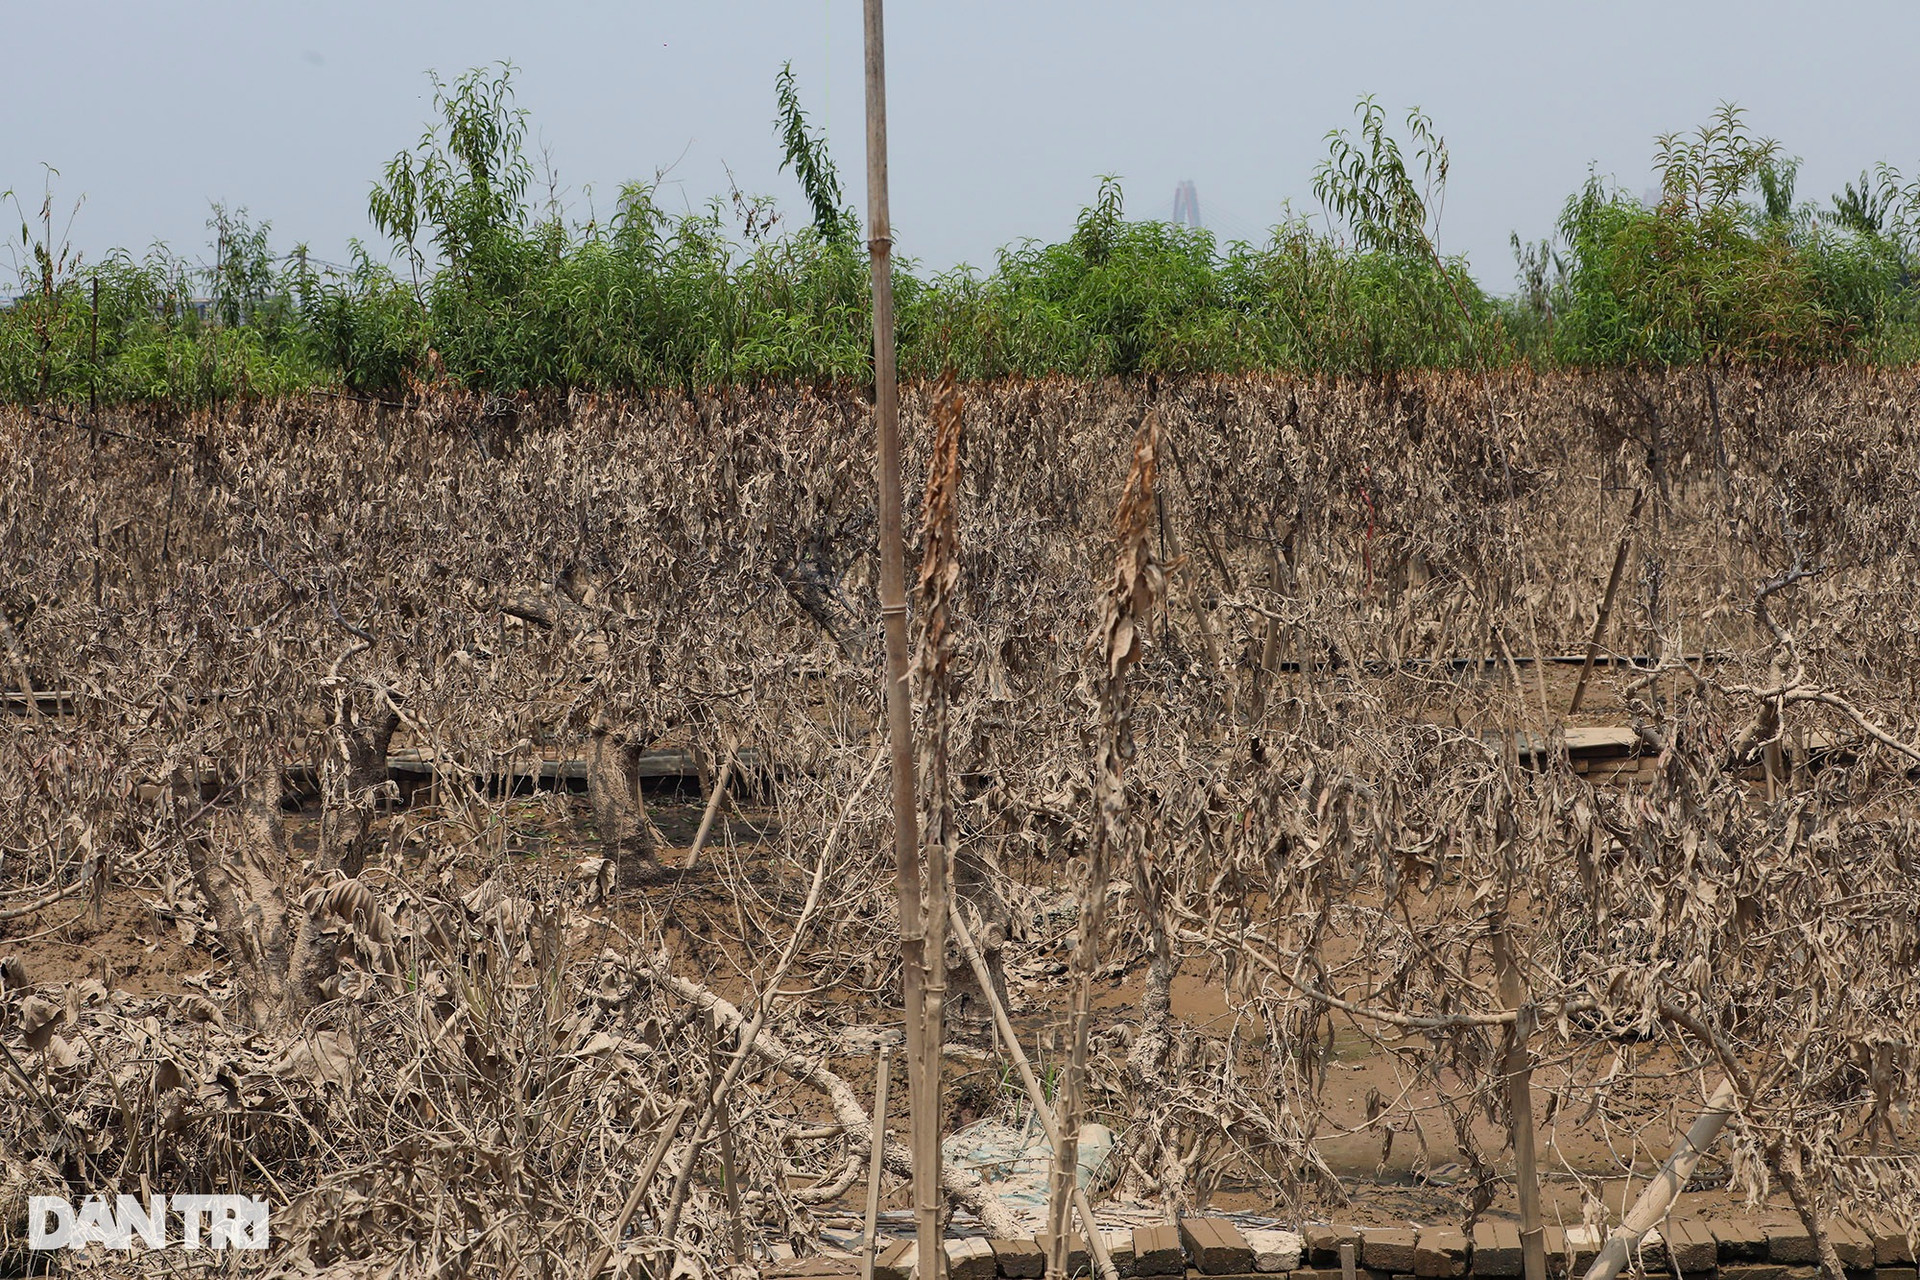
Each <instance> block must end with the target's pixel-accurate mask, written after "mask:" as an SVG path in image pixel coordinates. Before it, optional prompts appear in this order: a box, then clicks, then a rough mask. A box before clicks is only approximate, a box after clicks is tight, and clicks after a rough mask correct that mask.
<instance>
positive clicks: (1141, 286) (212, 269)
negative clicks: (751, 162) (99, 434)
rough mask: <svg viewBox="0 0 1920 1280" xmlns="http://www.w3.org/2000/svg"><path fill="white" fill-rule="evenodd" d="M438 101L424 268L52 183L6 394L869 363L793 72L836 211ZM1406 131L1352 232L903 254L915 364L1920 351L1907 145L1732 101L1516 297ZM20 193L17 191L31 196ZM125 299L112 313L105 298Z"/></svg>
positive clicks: (766, 375) (380, 214)
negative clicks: (76, 208) (147, 218)
mask: <svg viewBox="0 0 1920 1280" xmlns="http://www.w3.org/2000/svg"><path fill="white" fill-rule="evenodd" d="M432 85H433V90H434V94H433V103H434V105H433V112H432V117H431V119H430V122H429V124H428V126H427V127H426V129H425V130H424V131H423V132H422V134H421V136H420V138H419V140H418V141H417V142H416V143H415V145H414V146H413V147H411V148H410V149H407V150H404V151H401V152H399V153H397V154H396V155H395V156H394V158H393V160H392V161H391V162H390V163H389V164H388V165H387V166H386V168H385V170H384V172H383V174H382V175H381V178H380V180H379V181H378V182H376V183H375V184H374V185H373V187H372V188H371V190H370V193H369V197H368V213H369V216H370V219H371V221H372V223H373V226H374V228H375V229H376V230H377V231H378V232H379V233H380V234H381V235H382V236H383V237H384V238H385V239H386V240H387V241H389V242H390V244H391V245H392V247H393V249H394V251H395V252H396V254H397V256H398V259H399V260H400V261H401V262H402V263H403V264H404V265H403V266H402V267H401V268H400V270H399V273H396V271H395V270H394V269H393V268H392V267H389V266H388V265H386V263H385V262H383V261H382V260H381V258H380V256H379V255H378V254H377V253H375V252H372V251H370V250H369V249H367V248H366V247H364V246H362V245H361V244H360V243H359V242H357V241H356V242H355V243H354V244H353V246H352V249H351V253H350V261H349V262H348V263H347V264H345V265H338V264H325V263H320V262H318V261H315V260H313V259H312V258H311V256H310V255H309V254H308V252H307V251H306V249H305V248H304V247H297V248H296V249H295V250H294V251H293V252H292V253H291V254H288V255H285V256H284V257H282V256H277V255H276V254H275V252H274V250H273V248H272V246H271V241H270V236H271V231H272V227H271V224H269V223H266V222H263V221H262V222H256V221H255V220H253V219H252V218H251V217H250V216H249V214H248V212H247V210H245V209H244V208H235V209H229V208H227V207H226V206H224V205H218V204H216V205H214V206H213V209H212V211H211V215H210V217H209V219H208V223H207V227H208V231H209V235H210V243H209V248H210V250H211V256H210V258H208V259H207V260H206V261H205V262H203V263H199V264H196V263H192V262H189V261H187V260H186V259H183V258H180V257H177V256H175V255H174V254H172V253H171V252H170V251H168V250H167V249H165V248H164V247H159V248H155V249H154V250H152V251H150V252H149V253H147V254H146V255H145V256H144V257H141V258H137V259H136V258H135V257H133V256H132V255H129V254H126V253H124V252H116V253H113V254H110V255H108V256H107V257H106V258H104V259H103V260H101V261H99V262H97V263H82V262H81V261H80V260H79V257H78V256H77V255H76V254H74V253H72V252H71V250H70V249H69V248H67V246H66V243H65V235H64V231H63V229H62V227H61V226H60V219H59V218H58V217H56V204H57V202H56V201H55V199H54V196H53V178H54V176H55V175H54V174H53V173H52V171H51V170H49V172H48V178H47V183H46V187H45V191H44V193H43V195H42V198H41V199H40V201H39V202H38V204H37V206H35V207H34V208H33V210H32V211H31V212H29V211H28V210H26V209H23V208H22V206H21V203H20V201H19V200H18V199H13V200H12V205H13V209H14V212H15V213H16V214H17V215H18V216H19V224H20V228H21V234H20V238H19V240H18V243H17V246H16V250H15V259H16V261H15V267H16V273H17V276H18V279H19V291H18V296H17V297H16V298H15V299H14V300H13V303H12V305H11V306H9V307H7V308H5V309H4V310H0V396H4V397H5V398H7V399H9V400H13V401H27V402H36V403H62V402H65V403H73V402H77V401H85V400H87V399H88V398H89V397H97V398H100V399H103V400H108V401H138V400H145V401H166V402H170V403H177V404H182V405H196V404H205V403H211V402H217V401H220V400H223V399H229V398H233V397H242V396H261V395H279V394H285V393H288V392H293V391H299V390H302V389H306V388H314V387H332V388H339V389H343V390H345V391H348V392H350V393H355V394H363V395H374V396H381V397H391V396H396V395H400V394H405V393H407V392H409V391H410V390H413V389H416V388H417V387H419V386H422V385H428V384H434V383H439V382H445V383H450V384H453V385H458V386H465V387H469V388H473V389H477V390H486V391H494V392H500V393H511V392H518V391H524V390H532V389H537V388H565V387H579V388H589V389H615V388H644V387H681V388H687V389H694V388H700V387H705V386H712V385H721V384H728V383H751V382H757V381H762V380H793V379H805V380H818V381H825V382H830V381H839V380H853V381H860V380H863V379H865V378H867V377H869V376H870V347H871V336H870V323H871V322H870V311H869V303H868V288H867V272H868V264H867V260H866V256H865V254H864V253H863V252H862V251H861V247H860V244H859V226H858V222H857V220H856V218H855V216H854V213H853V211H852V210H851V209H850V208H849V207H847V204H846V200H845V195H844V192H843V190H842V188H841V185H840V178H839V173H838V170H837V168H836V167H835V165H834V162H833V159H832V157H831V156H830V155H829V153H828V149H827V142H826V139H825V137H824V136H822V135H820V134H819V133H817V132H816V131H814V130H813V129H811V128H810V127H809V124H808V120H807V117H806V114H805V112H804V110H803V109H802V106H801V102H800V96H799V88H798V85H797V82H796V80H795V77H794V75H793V72H792V68H791V67H790V66H787V67H783V68H782V69H781V71H780V73H779V75H778V76H777V78H776V80H775V85H774V96H775V103H776V118H775V122H774V123H775V130H776V138H777V140H778V142H779V143H780V146H781V148H782V153H783V156H784V161H783V168H787V169H790V170H791V171H792V172H793V173H794V175H795V177H796V178H797V179H798V181H799V183H800V186H801V189H802V191H803V193H804V195H805V197H806V200H807V204H808V213H809V217H808V220H807V221H806V222H805V223H803V224H801V225H799V226H798V228H797V229H793V230H786V229H784V227H783V226H782V223H781V219H780V215H779V213H778V212H777V210H776V209H775V207H774V205H773V202H772V201H771V200H770V199H769V198H767V197H765V196H755V197H749V196H746V195H743V194H742V193H741V192H739V191H738V190H737V189H736V190H735V191H733V192H732V198H731V202H730V204H729V202H726V201H722V200H718V199H716V200H713V201H711V202H709V203H708V204H707V205H706V206H704V207H702V208H700V209H697V210H695V211H692V212H687V213H682V214H670V213H668V212H667V211H666V210H664V209H662V208H661V207H660V205H659V203H658V202H657V201H656V199H655V190H654V187H653V185H651V184H648V183H642V182H635V183H629V184H627V185H626V186H624V187H623V188H621V190H620V192H619V195H618V198H617V200H616V201H615V202H614V206H613V208H612V210H611V212H610V214H609V215H608V216H606V217H605V218H598V217H596V218H590V219H589V220H588V221H586V222H584V223H574V222H569V221H568V220H567V218H566V215H565V213H564V211H563V210H562V209H561V208H560V207H559V205H558V203H557V202H556V201H554V200H552V199H548V200H547V201H546V202H545V203H544V204H543V205H541V206H540V207H539V208H538V209H536V208H535V207H534V205H533V204H532V202H531V201H530V188H531V187H532V185H533V176H534V166H533V164H532V163H531V162H530V160H529V159H528V157H527V154H526V149H525V148H526V139H527V129H528V116H527V113H526V112H525V111H524V110H523V109H522V108H521V107H519V106H518V105H517V104H516V102H515V98H514V90H513V69H512V67H511V66H510V65H509V64H506V63H501V64H499V65H498V66H496V67H493V68H487V69H481V70H475V71H471V72H468V73H467V74H465V75H463V76H460V77H458V78H456V79H454V80H453V81H451V82H443V81H442V80H440V79H439V78H438V77H434V78H433V80H432ZM1403 123H1404V128H1403V129H1401V130H1400V131H1399V132H1398V133H1397V134H1396V131H1395V130H1394V129H1393V128H1392V127H1391V124H1390V118H1389V116H1388V113H1387V112H1386V111H1385V110H1384V109H1383V108H1382V107H1381V106H1380V105H1379V104H1378V103H1376V102H1375V101H1374V100H1373V99H1371V98H1366V99H1362V100H1361V102H1360V104H1359V106H1358V111H1357V121H1356V123H1355V126H1354V127H1353V129H1352V131H1351V132H1349V131H1347V130H1335V131H1333V132H1332V133H1330V134H1328V135H1327V147H1328V154H1327V159H1326V161H1325V162H1324V163H1323V164H1322V165H1321V166H1320V167H1319V169H1318V170H1317V171H1316V173H1315V175H1314V192H1315V195H1316V196H1317V198H1318V199H1319V200H1320V202H1321V204H1322V205H1323V207H1324V208H1325V209H1326V211H1327V213H1328V214H1329V216H1330V218H1331V219H1332V221H1333V223H1334V225H1335V227H1336V230H1335V231H1334V232H1331V233H1329V232H1327V231H1323V230H1320V229H1318V228H1317V227H1316V225H1315V224H1314V223H1313V222H1311V221H1309V220H1308V219H1307V218H1306V217H1304V216H1298V215H1295V214H1293V213H1291V212H1289V213H1287V214H1286V215H1285V216H1284V217H1282V218H1281V219H1280V220H1279V221H1278V223H1277V225H1275V226H1274V227H1273V228H1272V230H1271V232H1270V234H1269V235H1268V237H1267V239H1266V241H1265V242H1264V243H1262V244H1250V243H1245V242H1239V241H1236V242H1233V243H1228V244H1221V243H1219V242H1217V241H1216V240H1215V238H1214V237H1213V235H1212V234H1211V233H1209V232H1207V231H1203V230H1200V229H1197V228H1192V227H1185V226H1179V225H1174V224H1170V223H1166V222H1161V221H1156V220H1151V219H1145V220H1143V219H1130V218H1128V217H1127V216H1126V208H1125V198H1124V193H1123V190H1122V187H1121V183H1120V181H1119V179H1118V178H1115V177H1111V176H1109V177H1105V178H1102V179H1100V181H1099V184H1098V187H1097V189H1096V191H1095V193H1094V196H1093V199H1092V200H1091V201H1090V203H1089V204H1088V205H1087V207H1086V208H1085V209H1083V210H1082V211H1081V212H1080V215H1079V217H1078V218H1077V219H1076V221H1075V223H1074V226H1073V229H1072V231H1071V233H1070V234H1068V235H1067V236H1066V237H1065V238H1064V239H1062V240H1059V241H1055V242H1049V241H1042V240H1025V241H1021V242H1019V243H1017V244H1015V245H1012V246H1009V247H1007V248H1005V249H1003V250H1002V251H1001V252H1000V253H999V255H998V257H997V260H996V262H995V263H994V264H993V266H992V268H991V269H990V270H986V271H980V270H976V269H973V268H968V267H961V268H959V269H956V270H954V271H951V272H947V273H944V274H939V275H923V274H921V273H919V272H918V270H917V268H916V265H915V264H914V263H913V262H912V261H911V260H910V259H902V258H898V257H896V259H895V279H894V288H895V296H896V303H897V312H898V323H899V330H898V341H899V357H900V367H901V369H902V371H903V372H904V373H906V374H907V375H909V376H932V375H935V374H937V373H939V372H940V371H942V370H944V369H952V370H954V371H955V372H956V373H957V374H958V375H959V376H961V377H963V378H972V379H984V378H995V377H1002V376H1009V375H1015V376H1033V377H1039V376H1047V375H1066V376H1073V377H1099V376H1137V375H1146V374H1158V373H1176V372H1185V371H1219V372H1244V371H1252V370H1292V371H1297V372H1301V373H1323V374H1331V375H1356V376H1364V375H1368V374H1373V373H1379V372H1383V371H1390V370H1401V369H1415V368H1472V367H1481V368H1485V367H1491V366H1497V365H1502V364H1512V363H1515V362H1522V361H1527V362H1533V363H1535V364H1565V365H1574V366H1589V365H1599V366H1605V365H1623V364H1652V365H1673V364H1688V363H1694V362H1701V361H1713V362H1728V361H1768V360H1790V361H1818V360H1865V361H1912V360H1914V359H1916V358H1920V301H1916V291H1915V289H1914V287H1913V271H1912V267H1913V263H1914V261H1915V258H1916V256H1917V255H1920V179H1916V180H1912V181H1909V180H1908V179H1906V178H1905V177H1904V176H1903V175H1902V174H1901V173H1900V172H1899V171H1898V170H1895V169H1893V168H1891V167H1890V166H1887V165H1881V166H1879V167H1878V168H1877V169H1876V170H1874V171H1873V173H1872V174H1871V175H1869V174H1864V173H1863V174H1862V175H1861V177H1860V180H1859V182H1858V183H1857V184H1854V183H1849V184H1847V187H1846V189H1845V191H1844V192H1842V193H1841V194H1840V195H1837V196H1835V197H1834V198H1833V199H1832V201H1831V202H1830V207H1819V206H1816V205H1814V204H1813V203H1810V202H1808V203H1797V202H1796V194H1795V186H1796V179H1797V176H1798V162H1797V161H1795V160H1793V159H1791V158H1789V157H1787V156H1784V155H1783V154H1782V153H1781V151H1780V149H1779V147H1778V145H1777V144H1776V143H1774V142H1773V141H1771V140H1769V139H1762V138H1756V137H1754V136H1753V135H1752V134H1751V133H1750V132H1749V131H1748V129H1747V128H1746V126H1745V122H1744V120H1743V119H1742V117H1741V115H1740V113H1739V111H1738V110H1737V109H1736V108H1733V107H1730V106H1729V107H1724V108H1722V109H1721V110H1720V111H1719V112H1717V113H1716V114H1715V115H1714V117H1713V118H1712V119H1711V120H1710V121H1709V122H1708V123H1707V124H1706V125H1705V126H1704V127H1702V128H1701V129H1699V130H1697V131H1695V132H1693V133H1691V134H1684V135H1683V134H1671V135H1667V136H1665V137H1663V138H1661V139H1660V140H1659V143H1658V153H1657V154H1658V163H1659V165H1660V171H1661V175H1662V181H1661V191H1660V196H1659V199H1658V202H1657V203H1656V204H1654V205H1652V206H1651V207H1649V206H1648V205H1645V204H1643V203H1641V202H1640V201H1638V200H1635V199H1633V198H1631V197H1630V196H1627V195H1626V194H1624V193H1622V192H1620V191H1618V190H1615V189H1613V188H1611V187H1609V186H1608V185H1607V184H1605V183H1603V182H1601V181H1599V180H1597V179H1596V180H1592V181H1590V182H1589V183H1588V184H1587V185H1586V187H1585V188H1584V189H1583V190H1582V191H1581V192H1579V193H1577V194H1576V195H1575V196H1573V197H1572V198H1571V199H1570V200H1569V201H1568V202H1567V204H1566V207H1565V209H1564V210H1563V212H1562V215H1561V218H1560V222H1559V226H1558V235H1557V236H1556V237H1555V238H1554V239H1551V240H1543V241H1537V242H1530V243H1523V242H1522V241H1521V240H1520V239H1519V237H1518V236H1515V237H1514V241H1513V243H1514V251H1515V258H1516V264H1517V267H1518V275H1519V279H1518V288H1517V290H1516V292H1515V293H1514V294H1513V295H1512V296H1510V297H1505V298H1497V297H1493V296H1490V295H1489V294H1487V293H1486V292H1485V291H1484V290H1482V289H1481V288H1480V287H1479V286H1478V285H1477V284H1476V283H1475V282H1474V280H1473V277H1472V276H1471V274H1470V273H1469V270H1468V267H1467V263H1466V262H1465V261H1464V260H1463V259H1460V258H1458V257H1450V256H1446V255H1444V254H1442V252H1441V251H1440V249H1439V248H1438V241H1439V223H1440V216H1439V215H1440V210H1441V208H1442V207H1443V205H1444V196H1445V189H1446V179H1447V176H1448V167H1449V158H1448V152H1447V147H1446V142H1445V140H1444V139H1443V138H1442V137H1441V136H1440V134H1439V133H1438V131H1437V130H1436V128H1435V127H1434V124H1433V122H1432V120H1431V119H1430V118H1429V117H1427V116H1426V115H1425V114H1424V113H1423V112H1421V111H1419V110H1418V109H1415V110H1413V111H1410V112H1408V113H1407V114H1406V115H1405V117H1404V122H1403ZM9 196H11V193H9ZM96 291H97V299H98V301H97V305H96V301H95V299H96Z"/></svg>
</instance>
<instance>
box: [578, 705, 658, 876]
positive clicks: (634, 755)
mask: <svg viewBox="0 0 1920 1280" xmlns="http://www.w3.org/2000/svg"><path fill="white" fill-rule="evenodd" d="M650 741H651V738H650V736H648V735H644V734H640V733H634V732H631V731H629V730H625V729H621V728H618V727H616V726H614V725H613V724H612V723H610V722H609V721H608V720H607V719H606V718H605V717H599V718H596V719H595V720H594V723H593V729H592V731H591V737H590V742H589V747H588V752H587V801H588V803H589V804H591V805H592V806H593V821H594V826H595V827H596V828H597V829H598V830H599V832H600V839H601V842H602V843H603V844H604V845H605V846H606V849H607V852H608V855H609V856H610V857H612V858H614V859H615V861H616V863H617V865H619V867H620V876H621V878H622V879H623V880H625V879H629V878H632V877H635V876H637V877H638V878H641V879H645V878H648V877H651V876H653V875H655V874H657V873H658V872H659V870H660V862H659V850H660V843H659V839H658V837H657V836H656V835H655V834H654V830H653V823H652V822H650V821H649V820H648V818H647V805H646V801H645V799H644V798H643V797H642V796H641V793H640V757H641V755H642V754H643V753H644V752H645V751H646V749H647V746H648V744H649V743H650Z"/></svg>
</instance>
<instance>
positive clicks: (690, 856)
mask: <svg viewBox="0 0 1920 1280" xmlns="http://www.w3.org/2000/svg"><path fill="white" fill-rule="evenodd" d="M731 781H733V752H731V751H729V752H727V758H726V762H725V763H723V764H722V765H721V766H720V776H719V777H718V778H715V779H714V781H713V794H712V795H710V796H708V797H707V811H706V812H705V813H703V814H701V815H700V829H699V830H698V831H696V832H694V833H693V847H692V848H691V849H689V850H687V860H686V862H684V863H683V864H681V865H682V866H685V867H692V866H697V865H698V864H699V862H700V851H701V850H702V849H705V848H706V847H707V837H708V836H710V835H712V834H713V820H714V819H715V818H717V817H719V816H720V806H721V805H722V804H724V803H725V802H726V799H727V784H728V783H729V782H731Z"/></svg>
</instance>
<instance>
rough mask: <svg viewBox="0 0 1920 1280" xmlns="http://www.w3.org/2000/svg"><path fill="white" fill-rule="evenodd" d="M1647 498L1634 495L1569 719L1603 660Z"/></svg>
mask: <svg viewBox="0 0 1920 1280" xmlns="http://www.w3.org/2000/svg"><path fill="white" fill-rule="evenodd" d="M1646 496H1647V491H1646V490H1645V489H1635V490H1634V491H1633V510H1632V511H1629V512H1628V513H1627V527H1626V528H1624V529H1622V530H1621V531H1620V545H1619V546H1618V547H1616V548H1614V552H1613V572H1611V573H1609V574H1608V575H1607V591H1606V595H1605V596H1604V597H1603V598H1602V599H1601V601H1600V616H1599V617H1598V618H1595V619H1594V622H1593V637H1592V639H1590V640H1588V641H1587V656H1586V660H1585V661H1584V662H1582V663H1581V664H1580V680H1579V682H1578V683H1577V684H1575V685H1574V686H1573V701H1572V702H1571V703H1569V704H1568V706H1567V714H1568V715H1572V714H1573V713H1574V712H1576V711H1578V710H1580V703H1581V702H1582V700H1584V699H1585V698H1586V696H1587V677H1588V676H1591V675H1592V674H1593V664H1594V660H1595V659H1596V658H1598V657H1599V656H1600V642H1601V641H1603V640H1605V639H1606V636H1607V623H1608V622H1609V621H1611V620H1612V618H1613V593H1614V592H1616V591H1618V590H1619V589H1620V574H1621V571H1622V570H1624V569H1625V568H1626V567H1627V548H1629V547H1631V546H1632V545H1633V531H1634V529H1635V528H1637V527H1638V525H1639V522H1640V504H1641V502H1643V501H1644V500H1645V499H1646Z"/></svg>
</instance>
